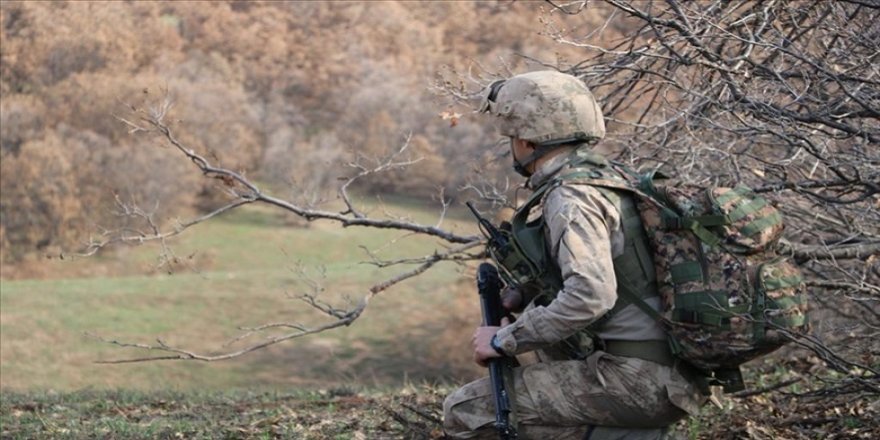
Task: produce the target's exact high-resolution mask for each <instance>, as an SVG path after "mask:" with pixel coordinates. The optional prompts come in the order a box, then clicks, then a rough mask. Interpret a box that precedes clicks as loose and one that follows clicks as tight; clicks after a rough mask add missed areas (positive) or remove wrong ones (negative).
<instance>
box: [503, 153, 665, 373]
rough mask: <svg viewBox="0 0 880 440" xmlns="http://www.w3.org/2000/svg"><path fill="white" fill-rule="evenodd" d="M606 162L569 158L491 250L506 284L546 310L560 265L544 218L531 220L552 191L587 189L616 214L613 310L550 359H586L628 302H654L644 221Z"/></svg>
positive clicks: (558, 281)
mask: <svg viewBox="0 0 880 440" xmlns="http://www.w3.org/2000/svg"><path fill="white" fill-rule="evenodd" d="M602 181H608V182H609V183H613V185H609V187H605V186H600V185H597V183H600V184H601V182H602ZM625 183H626V182H625V180H624V179H623V178H622V177H621V176H620V175H619V173H618V172H617V171H616V170H614V169H613V168H612V167H611V166H610V163H609V162H608V160H607V159H605V158H604V157H603V156H601V155H598V154H596V153H592V152H589V151H586V150H576V151H575V152H573V153H572V155H571V156H570V158H569V161H568V164H567V167H566V168H565V169H564V171H563V172H561V173H559V175H557V176H555V177H553V178H551V179H549V180H547V181H546V182H544V183H543V184H542V185H541V186H540V187H538V188H537V189H536V190H535V191H534V192H533V193H532V195H531V196H530V197H529V199H528V200H527V201H526V202H525V203H524V204H523V205H522V206H521V207H519V209H517V211H516V213H515V214H514V216H513V218H512V220H511V223H510V230H509V231H507V233H508V235H509V246H508V248H507V249H491V248H490V249H489V252H490V255H491V257H492V258H493V259H494V260H495V262H496V263H497V264H498V265H499V266H501V267H502V268H503V271H504V272H505V275H506V278H507V279H508V284H512V285H515V286H519V288H520V290H521V291H522V293H523V298H524V301H534V302H535V304H536V305H539V306H546V305H548V304H550V302H551V301H553V300H554V299H555V298H556V296H557V294H558V293H559V290H560V289H561V288H562V284H563V283H562V276H561V270H560V268H559V266H558V265H557V264H556V261H555V259H554V258H552V256H551V255H550V245H549V243H547V242H546V239H545V238H546V236H545V230H544V229H545V221H544V217H543V215H541V213H538V214H539V215H535V214H534V213H533V211H534V210H535V209H542V202H543V200H544V199H545V197H546V196H547V194H549V193H550V191H552V190H553V189H554V188H556V187H558V186H561V185H576V184H588V185H591V186H592V187H593V188H595V189H596V190H598V191H599V192H600V193H601V194H602V196H603V197H604V198H605V199H607V200H608V201H609V202H610V203H611V204H612V205H613V206H614V207H615V209H617V211H618V212H619V213H620V219H621V226H622V228H623V235H624V239H625V241H624V250H623V253H622V254H621V255H619V256H617V257H615V258H614V260H613V263H614V275H615V278H616V281H617V291H618V295H617V301H616V302H615V303H614V307H613V308H612V309H611V310H610V311H609V312H607V313H606V314H605V315H603V316H602V317H601V318H600V319H599V320H597V321H596V322H594V323H592V324H591V325H590V326H588V327H587V328H586V329H584V330H581V331H579V332H578V333H576V334H575V335H573V336H571V337H569V338H567V339H566V340H564V341H562V342H560V343H559V344H556V346H554V347H551V349H550V350H545V351H546V352H548V353H549V354H550V355H551V356H552V357H558V358H568V359H583V358H585V357H586V356H588V355H589V354H590V353H591V352H592V351H593V347H594V343H595V342H596V334H598V333H599V332H600V331H601V329H602V326H604V325H605V324H606V323H607V322H608V320H609V319H611V317H613V316H614V315H615V314H616V313H618V312H619V311H620V310H622V309H623V308H625V307H627V306H628V305H630V304H631V303H632V300H631V299H630V298H632V297H633V295H635V296H636V297H638V298H640V299H642V300H647V299H649V298H653V297H658V291H657V283H656V271H655V270H654V263H653V260H652V257H651V250H650V248H649V247H648V246H649V244H648V239H647V236H646V235H645V231H644V228H643V227H642V220H641V218H640V216H639V212H638V211H637V209H636V205H635V202H634V200H633V197H632V195H631V194H630V193H628V192H626V191H623V190H619V189H613V187H614V186H621V185H622V184H625Z"/></svg>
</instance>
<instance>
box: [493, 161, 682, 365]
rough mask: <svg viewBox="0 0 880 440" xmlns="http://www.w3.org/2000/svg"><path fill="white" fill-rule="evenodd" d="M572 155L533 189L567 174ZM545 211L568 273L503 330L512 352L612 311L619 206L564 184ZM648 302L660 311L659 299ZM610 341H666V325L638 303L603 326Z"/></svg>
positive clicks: (541, 173)
mask: <svg viewBox="0 0 880 440" xmlns="http://www.w3.org/2000/svg"><path fill="white" fill-rule="evenodd" d="M568 157H569V155H568V154H559V155H557V156H555V157H553V158H551V159H550V160H548V161H547V162H545V163H544V164H542V165H541V167H540V169H538V170H537V171H536V172H535V174H534V175H533V176H532V177H531V178H530V179H529V187H531V188H532V189H535V188H538V187H539V186H540V185H541V184H542V183H544V182H546V181H547V180H549V179H551V178H553V177H554V176H557V175H559V174H561V173H564V172H566V168H567V163H568ZM541 215H543V216H544V218H545V222H546V225H547V226H546V227H545V231H544V233H545V239H546V243H548V244H549V246H550V249H549V252H550V256H551V258H553V259H554V260H555V261H556V263H557V264H558V266H559V268H560V269H561V272H562V279H563V287H562V289H561V290H560V292H559V293H558V295H557V296H556V299H555V300H553V301H552V302H551V303H550V304H548V305H547V306H543V307H542V306H535V305H534V304H530V305H529V306H528V307H527V308H526V310H525V311H524V312H523V313H522V315H521V316H519V317H518V319H517V321H516V322H515V323H514V324H512V325H509V326H507V327H505V328H502V329H501V330H500V331H499V332H498V342H499V345H500V346H501V347H502V348H503V349H504V350H505V351H506V352H508V353H515V354H518V353H524V352H528V351H532V350H536V349H540V348H543V347H546V346H548V345H550V344H553V343H556V342H559V341H561V340H563V339H565V338H567V337H568V336H571V335H572V334H574V333H576V332H578V331H579V330H582V329H584V328H585V327H587V326H588V325H589V324H591V323H593V322H594V321H596V320H598V319H599V318H601V317H602V316H603V315H604V314H605V313H607V312H608V311H609V310H611V309H612V307H613V306H614V303H615V301H616V300H617V282H616V279H615V276H614V265H613V263H612V260H613V258H614V257H617V256H619V255H620V254H621V253H622V252H623V244H624V235H623V228H622V226H621V221H620V213H619V212H617V209H616V208H615V207H614V206H613V205H612V204H611V203H610V202H609V201H608V200H607V199H606V198H605V197H603V196H602V194H601V193H600V192H599V191H598V190H596V189H595V188H593V187H591V186H589V185H583V184H567V183H566V184H562V185H560V186H558V187H556V188H553V189H551V190H549V191H548V192H547V194H546V195H545V197H544V201H543V206H542V208H541ZM647 302H648V303H649V304H650V305H651V306H652V307H654V308H655V309H659V306H660V300H659V297H655V298H650V299H648V300H647ZM598 336H599V337H600V338H602V339H606V340H630V341H646V340H665V339H666V335H665V333H664V331H663V329H662V328H661V327H660V326H659V325H658V324H657V323H656V322H655V321H654V320H653V319H652V318H651V317H649V316H648V315H646V314H645V313H643V312H642V311H641V310H639V309H638V307H637V306H635V305H632V304H631V305H629V306H627V307H626V308H624V309H622V310H620V311H619V312H617V313H615V314H614V315H613V316H612V317H611V318H610V319H609V320H608V321H607V322H606V323H605V324H604V325H602V326H601V328H600V329H599V332H598Z"/></svg>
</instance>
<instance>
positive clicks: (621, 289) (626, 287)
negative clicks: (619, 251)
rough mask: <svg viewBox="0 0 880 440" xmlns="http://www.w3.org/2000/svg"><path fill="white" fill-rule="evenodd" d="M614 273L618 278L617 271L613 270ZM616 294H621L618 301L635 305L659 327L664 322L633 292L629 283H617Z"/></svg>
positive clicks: (662, 318) (660, 316) (657, 313)
mask: <svg viewBox="0 0 880 440" xmlns="http://www.w3.org/2000/svg"><path fill="white" fill-rule="evenodd" d="M614 273H615V274H616V275H618V277H619V276H620V274H618V272H617V270H615V271H614ZM618 279H620V278H618ZM617 293H619V294H621V298H620V300H626V301H628V302H629V303H630V304H635V306H636V307H638V308H639V309H640V310H641V311H643V312H645V314H646V315H648V316H650V317H651V318H653V319H654V320H655V321H657V322H658V323H660V324H661V325H662V324H664V323H665V322H666V319H665V318H664V317H663V316H662V315H661V314H660V312H658V311H656V310H654V308H653V307H651V306H650V305H649V304H648V303H646V302H645V300H643V299H642V298H640V297H639V294H638V292H635V291H633V289H632V286H631V285H630V284H629V283H617ZM618 301H619V300H618Z"/></svg>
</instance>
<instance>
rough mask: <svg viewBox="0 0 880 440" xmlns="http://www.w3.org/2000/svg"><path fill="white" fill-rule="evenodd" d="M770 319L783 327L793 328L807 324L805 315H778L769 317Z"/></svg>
mask: <svg viewBox="0 0 880 440" xmlns="http://www.w3.org/2000/svg"><path fill="white" fill-rule="evenodd" d="M768 321H769V322H771V323H773V324H775V325H777V326H779V327H782V328H793V327H801V326H803V325H804V324H806V323H807V317H806V316H804V315H793V316H777V317H772V318H770V319H768Z"/></svg>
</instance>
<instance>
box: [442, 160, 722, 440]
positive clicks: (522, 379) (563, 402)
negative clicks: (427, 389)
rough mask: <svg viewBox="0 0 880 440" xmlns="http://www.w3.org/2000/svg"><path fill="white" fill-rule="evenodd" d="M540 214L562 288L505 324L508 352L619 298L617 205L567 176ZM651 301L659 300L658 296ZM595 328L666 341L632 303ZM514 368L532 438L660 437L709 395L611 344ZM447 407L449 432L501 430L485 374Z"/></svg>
mask: <svg viewBox="0 0 880 440" xmlns="http://www.w3.org/2000/svg"><path fill="white" fill-rule="evenodd" d="M567 156H568V155H566V154H560V155H558V156H555V157H553V158H552V159H550V160H548V161H547V162H545V163H544V164H543V165H542V166H541V168H540V169H539V170H537V172H536V173H535V174H534V175H533V176H531V178H530V180H529V186H531V187H532V188H536V187H538V186H539V185H540V184H541V183H543V182H545V181H546V180H547V179H549V178H551V177H553V176H555V175H557V174H559V173H561V172H564V170H563V168H564V167H565V165H566V163H567ZM542 215H543V216H544V218H545V221H546V222H547V223H546V225H547V226H546V228H545V237H546V242H547V243H548V244H549V246H550V255H551V257H552V258H553V259H554V260H555V261H556V262H557V264H558V265H559V267H560V269H561V271H562V276H563V288H562V289H561V290H560V292H559V294H558V295H557V297H556V299H555V300H553V301H552V302H551V303H550V304H548V305H547V306H545V307H542V306H535V305H534V303H532V304H531V305H530V306H529V307H527V308H526V310H525V311H524V312H523V313H522V315H520V316H519V317H518V319H517V321H516V322H515V323H513V324H511V325H509V326H507V327H504V328H503V329H501V330H500V331H499V332H498V334H497V338H498V342H499V344H500V346H501V347H502V348H503V349H504V351H505V352H507V353H510V354H519V353H525V352H529V351H533V350H540V349H542V348H545V347H547V346H549V345H550V344H553V343H556V342H559V341H560V340H562V339H564V338H566V337H568V336H570V335H572V334H574V333H575V332H577V331H579V330H581V329H583V328H585V327H586V326H587V325H589V324H590V323H592V322H594V321H596V320H597V319H599V318H600V317H601V316H602V315H604V314H605V313H606V312H608V311H609V310H610V309H611V308H612V307H613V305H614V303H615V301H616V300H617V284H616V280H615V276H614V268H613V263H612V259H613V258H614V257H616V256H618V255H620V254H621V253H622V252H623V243H624V236H623V228H622V226H621V220H620V213H619V212H617V209H616V208H615V207H614V206H613V205H612V204H611V203H610V202H609V201H608V200H606V199H605V198H604V197H603V196H602V195H601V193H600V192H599V191H598V190H596V189H595V188H593V187H590V186H587V185H577V184H562V185H560V186H558V187H556V188H553V189H552V190H550V191H549V192H548V193H547V194H546V196H545V199H544V202H543V207H542ZM648 302H649V304H650V305H651V306H652V307H654V308H655V309H658V308H659V298H651V299H649V300H648ZM598 336H599V337H600V338H601V339H603V340H608V341H614V340H621V341H650V340H657V341H662V340H664V339H665V334H664V332H663V330H662V329H661V328H660V327H659V326H658V325H657V324H656V322H655V321H654V320H653V319H651V318H650V317H649V316H647V315H646V314H645V313H644V312H642V311H641V310H639V309H638V308H637V307H636V306H635V305H629V306H627V307H626V308H624V309H622V310H621V311H619V312H618V313H615V314H614V315H613V316H612V317H611V318H610V319H609V320H608V321H607V322H606V323H605V324H603V325H602V326H601V328H600V331H599V334H598ZM539 357H542V356H540V354H539ZM543 358H544V359H546V357H543ZM513 376H514V384H513V388H514V393H515V394H514V396H515V401H514V406H515V409H516V415H517V418H518V424H519V431H520V435H521V438H526V439H530V438H583V437H584V435H585V433H587V432H588V430H590V429H591V428H592V427H596V426H600V427H601V428H599V429H597V430H596V431H595V432H593V433H592V434H591V436H590V438H594V439H595V438H645V439H649V438H660V437H661V436H662V434H663V431H662V430H661V429H659V428H663V427H666V426H668V425H670V424H672V423H674V422H675V421H677V420H679V419H681V418H683V417H685V416H686V415H687V414H695V413H696V412H697V411H698V410H699V407H700V405H701V404H702V403H703V402H704V400H705V399H704V397H703V396H702V394H701V393H700V392H699V390H698V387H697V386H696V385H695V384H694V383H693V381H692V380H691V378H690V377H689V374H688V373H687V372H685V371H684V370H683V369H681V368H678V367H676V366H665V365H661V364H658V363H655V362H651V361H648V360H643V359H638V358H635V357H623V356H615V355H612V354H609V353H607V352H604V351H596V352H594V353H593V354H591V355H590V356H589V357H587V358H586V359H585V360H567V361H552V362H541V363H538V364H533V365H528V366H523V367H519V368H516V369H515V371H514V375H513ZM444 414H445V419H444V425H445V430H446V432H447V434H449V435H451V436H452V437H453V438H496V437H497V434H496V433H495V431H494V428H493V422H494V420H495V409H494V403H493V400H492V392H491V388H490V387H489V384H488V379H485V378H484V379H481V380H478V381H475V382H472V383H470V384H467V385H465V386H464V387H462V388H460V389H458V390H457V391H455V392H454V393H453V394H451V395H450V396H449V397H448V398H447V399H446V402H445V403H444ZM608 427H622V428H626V429H609V428H608ZM639 428H642V429H639Z"/></svg>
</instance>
